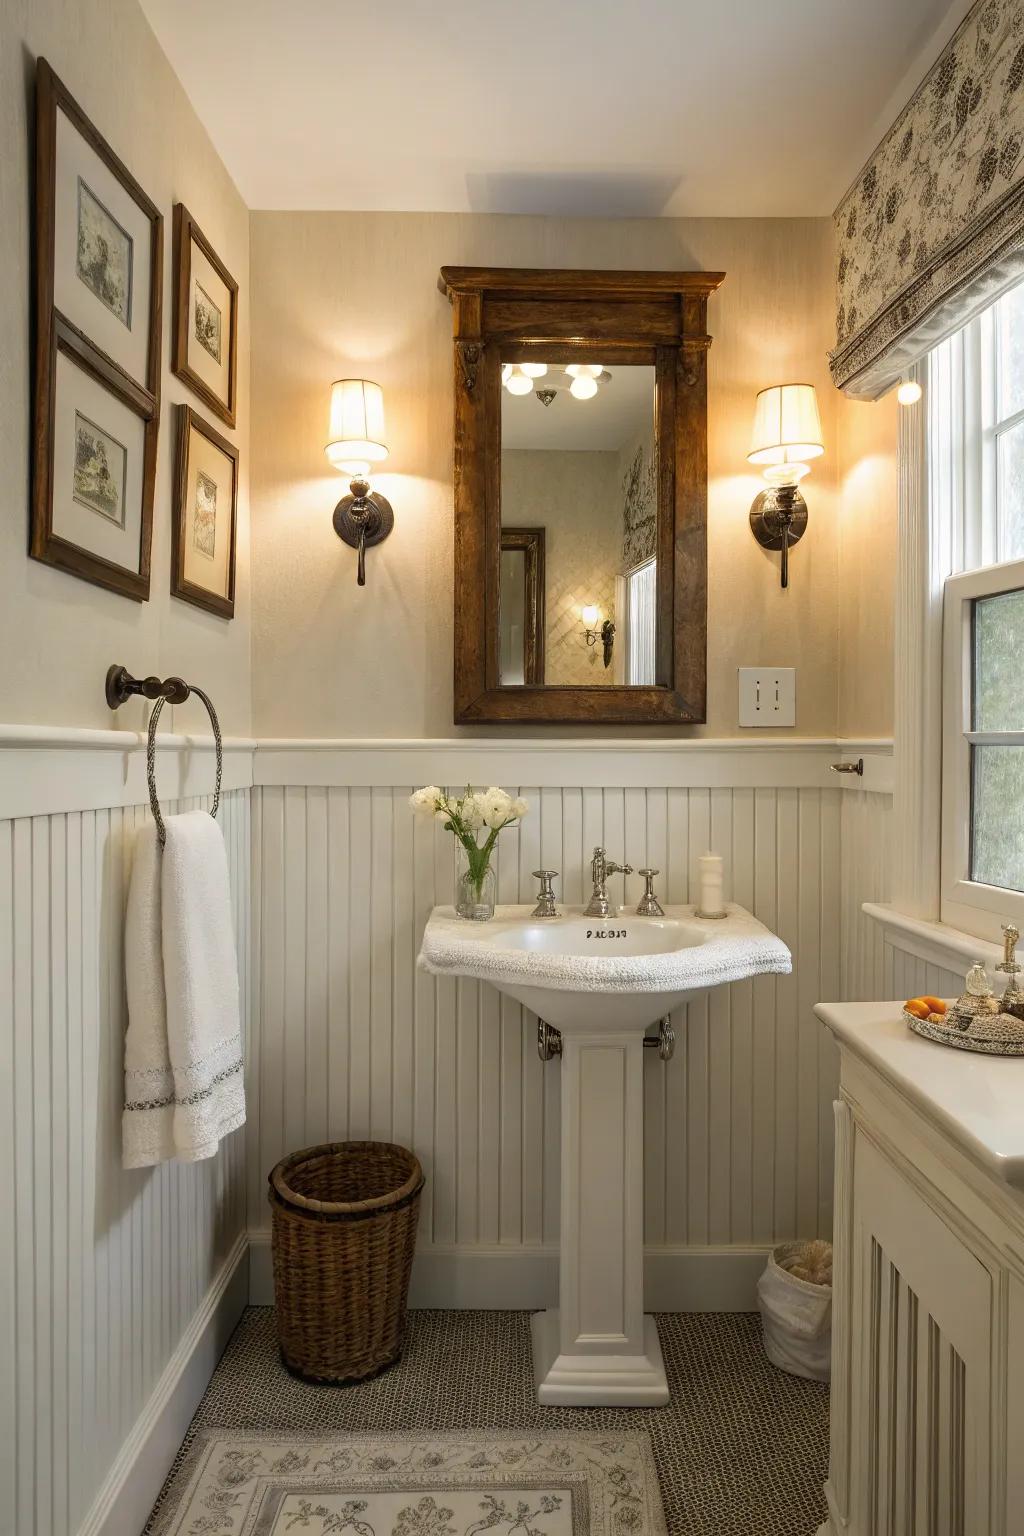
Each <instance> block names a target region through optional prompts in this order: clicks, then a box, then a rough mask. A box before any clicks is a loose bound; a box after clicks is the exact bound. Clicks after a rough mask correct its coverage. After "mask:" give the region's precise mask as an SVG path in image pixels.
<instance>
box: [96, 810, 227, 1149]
mask: <svg viewBox="0 0 1024 1536" xmlns="http://www.w3.org/2000/svg"><path fill="white" fill-rule="evenodd" d="M166 826H167V841H166V844H165V846H164V850H163V853H162V854H161V852H160V848H159V845H158V843H157V838H156V828H155V826H153V825H147V826H145V827H143V828H142V829H141V831H140V832H139V834H138V837H137V839H136V844H135V859H134V863H133V866H132V878H131V886H130V889H129V893H128V915H127V921H126V925H125V969H126V978H127V985H128V1034H127V1039H126V1041H125V1109H124V1122H123V1144H124V1162H125V1166H126V1167H129V1168H139V1167H145V1166H147V1165H149V1164H151V1163H158V1162H162V1161H163V1160H164V1159H165V1158H168V1157H177V1158H179V1159H181V1160H182V1161H183V1162H198V1161H199V1160H200V1159H201V1158H204V1157H211V1156H212V1155H213V1153H214V1152H216V1150H217V1145H218V1142H219V1141H220V1139H221V1138H222V1137H223V1136H226V1135H227V1134H228V1133H229V1132H230V1131H233V1130H235V1129H236V1128H237V1127H238V1126H240V1125H242V1124H243V1123H244V1121H245V1093H244V1086H243V1078H242V1036H241V1025H240V1021H239V1011H238V964H237V959H236V956H235V944H234V933H233V929H232V924H231V894H230V887H229V882H228V866H227V855H226V853H225V850H224V839H223V837H222V836H221V832H220V828H219V827H218V826H217V823H216V822H215V821H214V819H213V817H212V816H209V815H208V814H207V813H206V812H205V811H189V812H187V813H186V814H185V815H183V816H169V817H167V820H166Z"/></svg>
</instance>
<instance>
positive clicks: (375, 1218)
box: [270, 1141, 424, 1383]
mask: <svg viewBox="0 0 1024 1536" xmlns="http://www.w3.org/2000/svg"><path fill="white" fill-rule="evenodd" d="M423 1183H424V1179H423V1170H422V1168H421V1167H420V1164H419V1160H418V1159H417V1158H416V1156H415V1155H414V1154H413V1153H412V1152H409V1151H408V1150H407V1149H406V1148H405V1147H399V1146H396V1145H395V1144H394V1143H392V1142H386V1141H340V1142H331V1143H328V1144H326V1145H324V1146H319V1147H307V1148H306V1149H305V1150H304V1151H301V1152H293V1153H292V1154H291V1155H290V1156H289V1157H286V1158H283V1159H282V1160H281V1162H279V1163H278V1164H277V1167H276V1168H274V1170H273V1171H272V1173H271V1174H270V1206H271V1223H272V1245H273V1260H274V1301H275V1304H276V1307H277V1334H278V1342H279V1344H280V1348H281V1358H282V1360H283V1361H284V1363H285V1365H286V1366H287V1367H288V1369H289V1370H290V1371H293V1372H294V1373H295V1374H296V1375H299V1376H303V1377H305V1378H306V1379H307V1380H310V1381H320V1382H335V1383H348V1382H358V1381H365V1380H366V1379H367V1378H368V1377H370V1376H375V1375H377V1374H378V1372H380V1371H383V1370H386V1369H387V1367H388V1366H389V1365H394V1363H395V1362H396V1361H397V1360H398V1359H400V1358H401V1354H402V1341H403V1337H404V1333H405V1316H406V1309H407V1307H408V1299H409V1276H410V1274H411V1272H412V1260H413V1251H414V1249H415V1246H416V1224H417V1221H418V1219H419V1208H420V1192H421V1190H422V1189H423Z"/></svg>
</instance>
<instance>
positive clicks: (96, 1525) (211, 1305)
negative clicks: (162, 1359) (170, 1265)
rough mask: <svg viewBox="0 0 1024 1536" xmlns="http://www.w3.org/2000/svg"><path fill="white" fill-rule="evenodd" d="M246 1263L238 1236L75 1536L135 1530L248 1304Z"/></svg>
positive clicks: (119, 1535)
mask: <svg viewBox="0 0 1024 1536" xmlns="http://www.w3.org/2000/svg"><path fill="white" fill-rule="evenodd" d="M248 1259H249V1242H248V1238H247V1236H246V1234H245V1233H244V1232H242V1233H240V1234H239V1237H238V1239H237V1241H236V1242H235V1244H234V1246H233V1247H232V1249H231V1252H230V1253H229V1254H228V1256H227V1258H226V1259H225V1260H224V1263H223V1264H222V1265H221V1268H220V1271H219V1273H218V1275H217V1278H216V1279H215V1280H214V1282H213V1284H212V1285H211V1286H210V1289H209V1290H208V1291H207V1293H206V1295H205V1296H204V1297H203V1300H202V1302H201V1303H200V1305H199V1307H198V1309H197V1311H196V1313H195V1315H194V1316H193V1318H192V1321H191V1322H190V1323H189V1325H188V1328H187V1329H186V1330H185V1333H184V1334H183V1335H182V1338H181V1341H180V1343H179V1344H178V1347H177V1349H176V1350H175V1351H174V1354H173V1355H172V1356H171V1358H170V1360H169V1361H168V1362H167V1366H166V1369H165V1370H164V1372H163V1374H162V1375H161V1377H160V1380H159V1381H158V1382H157V1384H156V1387H155V1389H154V1391H153V1394H152V1396H151V1397H150V1399H149V1402H148V1403H147V1404H146V1407H145V1408H144V1410H143V1412H142V1414H141V1415H140V1417H139V1419H138V1420H137V1421H136V1423H135V1426H134V1428H133V1429H132V1432H131V1434H130V1435H129V1436H128V1438H127V1440H125V1442H124V1444H123V1445H122V1447H121V1450H120V1452H119V1454H118V1456H117V1459H116V1460H115V1462H114V1464H113V1466H112V1467H111V1469H110V1472H109V1473H108V1475H107V1478H106V1481H105V1482H104V1484H103V1487H102V1488H101V1489H100V1491H99V1493H98V1495H97V1497H96V1500H95V1502H94V1504H93V1506H92V1508H91V1509H90V1511H89V1513H88V1515H87V1516H86V1518H85V1521H84V1523H83V1524H82V1525H81V1526H80V1527H79V1529H78V1536H126V1533H128V1532H132V1533H134V1532H136V1531H141V1530H142V1528H143V1526H144V1525H145V1523H146V1521H147V1520H148V1518H149V1513H150V1510H151V1509H152V1508H153V1505H154V1504H155V1502H156V1498H157V1495H158V1493H159V1492H160V1489H161V1487H162V1486H163V1481H164V1478H165V1477H166V1476H167V1473H168V1471H169V1470H170V1467H171V1463H172V1462H173V1461H174V1458H175V1456H176V1455H177V1454H178V1450H179V1447H180V1446H181V1442H182V1441H183V1440H184V1438H185V1432H186V1430H187V1429H188V1426H189V1423H190V1422H191V1420H192V1416H193V1414H194V1413H195V1411H196V1409H197V1408H198V1406H199V1400H200V1398H201V1397H202V1395H203V1393H204V1392H205V1390H206V1388H207V1385H208V1384H209V1381H210V1377H211V1376H212V1375H213V1371H214V1367H215V1366H216V1364H217V1361H218V1360H219V1359H220V1357H221V1355H222V1354H223V1353H224V1347H225V1345H226V1344H227V1342H228V1339H229V1338H230V1337H231V1335H232V1333H233V1332H234V1329H235V1327H236V1326H237V1323H238V1320H239V1318H240V1317H241V1315H242V1312H243V1310H244V1309H245V1307H246V1305H247V1304H248V1301H249V1263H248Z"/></svg>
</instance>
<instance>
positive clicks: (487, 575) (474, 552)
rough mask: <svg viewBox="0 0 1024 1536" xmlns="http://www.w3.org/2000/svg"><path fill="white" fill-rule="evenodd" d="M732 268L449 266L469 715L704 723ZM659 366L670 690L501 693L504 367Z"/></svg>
mask: <svg viewBox="0 0 1024 1536" xmlns="http://www.w3.org/2000/svg"><path fill="white" fill-rule="evenodd" d="M723 278H724V273H721V272H610V271H608V272H601V271H597V272H587V271H574V270H570V269H566V270H561V269H557V268H556V269H550V270H544V269H532V268H513V267H442V268H441V275H440V278H439V280H438V287H439V288H440V290H441V292H442V293H443V294H445V295H446V296H447V298H448V299H449V300H450V302H451V305H452V322H453V334H454V351H455V583H454V587H455V721H456V723H457V724H460V725H464V724H473V723H476V722H480V721H485V722H491V721H493V722H499V721H500V722H506V723H522V722H528V723H531V724H542V723H548V724H562V723H565V724H569V723H586V724H629V723H633V724H641V723H642V724H658V723H666V724H667V723H672V722H691V723H700V722H702V721H703V720H704V718H705V709H706V692H707V349H708V347H709V346H710V344H711V337H710V336H709V335H708V334H707V301H708V297H709V295H710V294H712V293H713V292H714V291H715V289H716V288H718V286H719V285H720V283H721V282H722V281H723ZM598 343H599V344H600V350H601V354H602V357H603V358H605V359H607V361H608V363H609V366H612V365H614V364H616V363H618V364H619V365H625V364H640V365H648V366H650V365H653V366H654V369H655V439H656V447H657V461H658V486H657V493H658V545H657V557H658V591H657V611H658V633H657V683H656V684H655V685H654V686H652V687H644V688H634V687H625V686H618V685H614V686H611V687H604V686H592V687H561V686H559V687H549V686H543V685H534V686H526V687H520V686H515V687H511V686H510V687H504V688H503V687H502V686H501V684H500V681H499V662H500V657H499V650H498V625H497V619H496V615H497V612H498V581H499V562H500V550H501V379H500V373H501V365H502V364H503V363H505V362H527V361H530V360H531V359H534V360H538V361H540V360H543V361H545V362H548V363H562V364H564V363H568V362H572V361H573V360H574V359H578V358H579V357H580V356H581V355H584V356H585V355H587V354H589V353H593V351H594V349H595V346H596V345H597V344H598Z"/></svg>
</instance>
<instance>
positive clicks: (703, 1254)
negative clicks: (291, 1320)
mask: <svg viewBox="0 0 1024 1536" xmlns="http://www.w3.org/2000/svg"><path fill="white" fill-rule="evenodd" d="M249 1242H250V1245H251V1247H250V1254H249V1300H250V1302H251V1303H252V1304H253V1305H254V1306H260V1307H263V1306H270V1305H271V1304H272V1302H273V1300H274V1279H273V1273H272V1270H271V1262H270V1232H269V1231H268V1230H267V1229H266V1228H259V1229H256V1230H253V1231H250V1233H249ZM768 1252H769V1250H768V1248H767V1247H764V1248H729V1247H726V1248H683V1247H674V1248H648V1249H647V1252H646V1254H645V1255H644V1303H645V1306H646V1307H647V1310H648V1311H650V1312H753V1311H756V1309H757V1280H758V1276H759V1275H760V1274H761V1272H762V1270H763V1269H764V1267H765V1264H766V1263H767V1261H768ZM409 1304H410V1306H413V1307H440V1308H449V1309H454V1310H463V1309H474V1310H475V1309H478V1308H479V1309H482V1310H484V1311H497V1310H499V1309H504V1308H510V1309H512V1310H522V1311H537V1310H538V1309H539V1308H541V1307H555V1306H557V1305H558V1249H557V1248H553V1247H523V1248H482V1247H479V1248H478V1247H450V1248H440V1247H423V1248H421V1249H420V1250H419V1252H418V1253H417V1255H416V1261H415V1263H414V1265H413V1271H412V1283H411V1286H410V1289H409Z"/></svg>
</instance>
